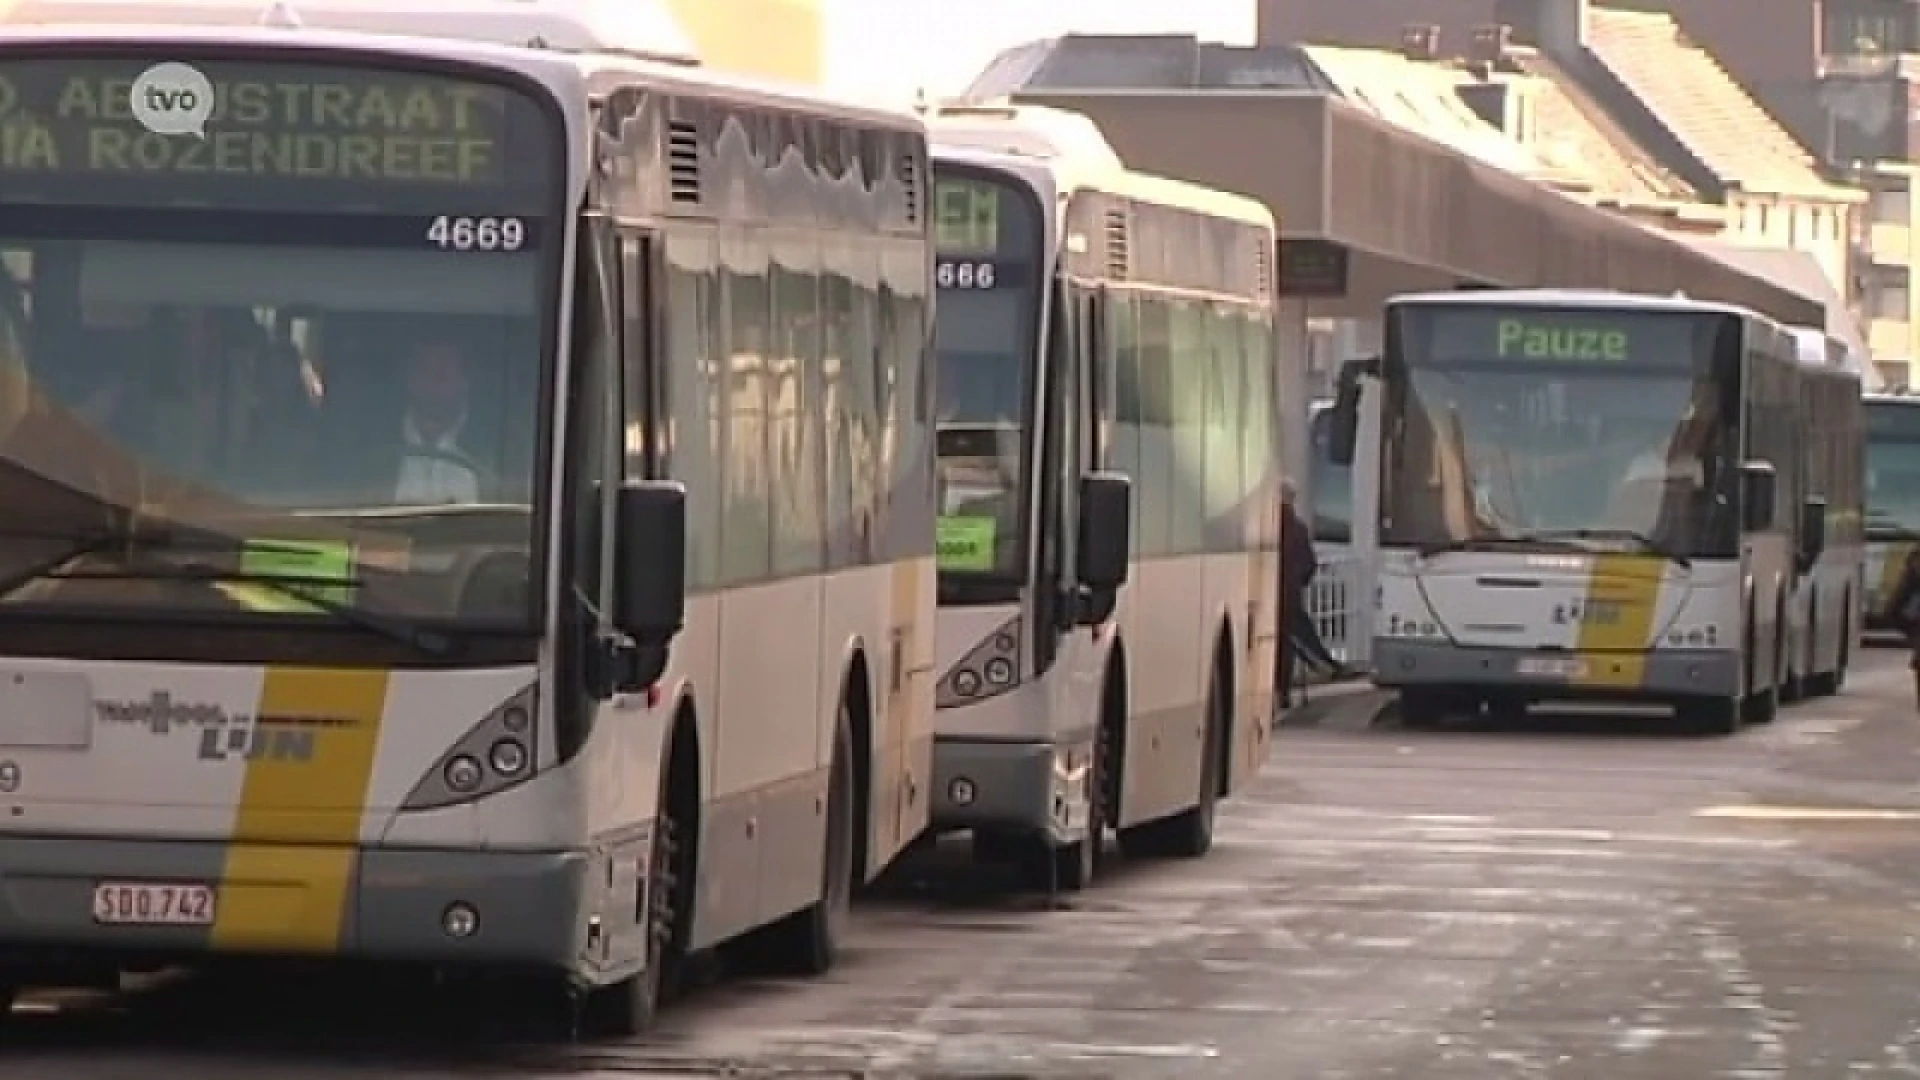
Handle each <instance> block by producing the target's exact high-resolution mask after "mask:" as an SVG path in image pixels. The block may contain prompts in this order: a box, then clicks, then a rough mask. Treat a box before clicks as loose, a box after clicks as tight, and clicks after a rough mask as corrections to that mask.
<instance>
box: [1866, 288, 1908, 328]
mask: <svg viewBox="0 0 1920 1080" xmlns="http://www.w3.org/2000/svg"><path fill="white" fill-rule="evenodd" d="M1908 303H1909V300H1908V290H1907V285H1906V283H1905V282H1892V281H1881V282H1878V283H1876V284H1875V285H1874V286H1873V287H1872V288H1871V289H1870V290H1869V291H1868V294H1867V311H1868V312H1869V314H1870V315H1871V317H1872V318H1875V319H1889V320H1892V321H1894V322H1905V321H1906V319H1907V312H1908V311H1909V310H1910V309H1909V307H1908Z"/></svg>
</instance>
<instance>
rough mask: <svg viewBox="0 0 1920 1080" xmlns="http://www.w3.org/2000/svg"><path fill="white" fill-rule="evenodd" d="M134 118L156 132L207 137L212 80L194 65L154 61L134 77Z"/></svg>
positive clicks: (142, 125) (141, 124) (211, 113)
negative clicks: (154, 62) (157, 62)
mask: <svg viewBox="0 0 1920 1080" xmlns="http://www.w3.org/2000/svg"><path fill="white" fill-rule="evenodd" d="M130 97H131V98H132V100H131V101H130V102H129V104H131V105H132V107H133V118H134V119H135V120H138V121H140V126H141V127H144V128H146V129H147V130H148V131H151V132H153V133H155V134H156V135H191V136H193V137H194V138H196V139H204V138H206V137H207V117H209V116H212V115H213V83H211V82H209V81H208V80H207V77H206V76H205V75H203V74H201V73H200V69H199V68H196V67H194V66H193V65H191V64H176V63H165V64H155V65H153V66H152V67H150V68H148V69H147V70H145V71H143V72H141V73H140V77H139V78H137V79H135V80H133V89H132V93H131V95H130Z"/></svg>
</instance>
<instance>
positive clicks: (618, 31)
mask: <svg viewBox="0 0 1920 1080" xmlns="http://www.w3.org/2000/svg"><path fill="white" fill-rule="evenodd" d="M0 12H3V13H4V14H0V23H5V24H7V25H9V26H49V27H51V26H62V27H81V26H91V27H102V28H104V27H119V28H123V29H127V30H132V29H133V28H136V27H160V26H170V27H185V26H199V27H227V28H239V27H246V26H263V25H264V26H275V27H280V28H282V29H294V28H311V29H315V30H343V31H357V32H360V33H366V34H378V35H381V36H385V37H406V38H439V39H456V40H466V41H475V42H485V43H490V44H495V45H515V46H522V47H538V48H544V49H550V50H555V51H560V52H576V53H602V54H610V55H620V56H632V57H640V58H644V59H648V60H655V61H661V62H666V63H676V64H697V63H699V61H700V57H699V53H698V52H697V51H696V50H695V49H694V46H693V42H692V40H691V39H690V38H688V37H687V34H686V32H685V31H684V30H682V29H681V27H680V24H679V22H678V21H676V20H675V19H674V18H673V16H672V14H671V13H670V12H668V10H667V9H666V7H665V6H664V4H663V3H662V0H457V2H454V3H447V2H435V0H178V2H172V0H167V2H162V0H14V2H13V3H12V4H11V5H6V6H0Z"/></svg>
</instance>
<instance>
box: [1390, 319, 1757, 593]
mask: <svg viewBox="0 0 1920 1080" xmlns="http://www.w3.org/2000/svg"><path fill="white" fill-rule="evenodd" d="M1715 333H1716V324H1715V323H1714V322H1713V321H1712V320H1702V319H1698V318H1696V317H1693V316H1690V315H1683V314H1676V315H1667V314H1658V315H1649V314H1644V313H1633V314H1626V313H1619V312H1601V311H1566V312H1556V311H1551V310H1541V309H1517V310H1513V311H1502V310H1499V309H1491V308H1480V309H1465V310H1458V311H1454V310H1446V311H1438V312H1428V311H1418V310H1415V311H1406V312H1403V313H1402V319H1401V320H1400V322H1399V326H1398V334H1397V335H1396V336H1397V340H1398V348H1397V349H1394V348H1390V349H1389V357H1388V374H1389V378H1390V379H1392V380H1393V381H1395V382H1396V383H1397V384H1398V385H1397V386H1394V387H1392V388H1391V389H1390V391H1389V396H1388V401H1389V403H1390V405H1391V406H1393V407H1395V411H1396V412H1397V414H1398V416H1397V422H1392V423H1390V424H1389V429H1390V430H1391V431H1392V432H1393V440H1392V445H1391V449H1390V455H1391V456H1390V458H1389V461H1390V462H1391V473H1392V477H1393V479H1392V483H1391V490H1390V493H1389V494H1388V496H1387V512H1386V514H1385V515H1384V516H1383V522H1382V524H1383V539H1384V540H1385V541H1386V542H1388V543H1396V544H1406V545H1414V546H1437V547H1444V546H1447V545H1455V544H1478V543H1488V542H1491V543H1514V544H1521V545H1533V544H1538V545H1544V546H1548V547H1576V548H1583V549H1594V550H1625V551H1633V550H1649V551H1658V552H1663V553H1668V554H1675V555H1682V556H1685V555H1707V554H1718V553H1721V551H1722V549H1724V548H1725V547H1726V546H1727V545H1728V544H1729V543H1730V542H1731V541H1730V539H1729V538H1728V535H1727V530H1728V529H1729V528H1730V527H1731V525H1732V524H1733V523H1732V522H1730V521H1729V520H1727V519H1728V518H1729V513H1728V511H1729V508H1730V507H1732V506H1733V505H1735V503H1734V499H1733V496H1732V490H1733V484H1734V482H1735V479H1736V478H1735V475H1734V470H1733V469H1731V468H1729V467H1727V465H1726V463H1727V462H1730V461H1733V460H1736V457H1735V452H1734V450H1735V445H1736V444H1735V441H1734V436H1735V434H1736V433H1737V429H1736V427H1735V426H1734V425H1732V424H1729V423H1728V422H1727V420H1726V418H1725V417H1723V416H1722V415H1721V413H1720V409H1719V407H1718V402H1719V395H1718V392H1717V389H1716V383H1715V380H1714V379H1713V378H1712V360H1713V354H1714V336H1715Z"/></svg>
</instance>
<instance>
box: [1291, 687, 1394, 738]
mask: <svg viewBox="0 0 1920 1080" xmlns="http://www.w3.org/2000/svg"><path fill="white" fill-rule="evenodd" d="M1308 693H1309V695H1310V696H1309V697H1308V699H1307V701H1306V702H1305V703H1304V704H1300V705H1295V706H1293V707H1292V708H1289V709H1287V710H1285V711H1284V712H1282V713H1281V714H1280V722H1279V723H1278V724H1275V725H1274V726H1275V727H1276V728H1278V729H1282V730H1284V729H1287V728H1326V729H1330V730H1338V731H1365V730H1367V729H1368V728H1371V727H1373V726H1374V725H1375V724H1376V723H1377V722H1378V721H1379V719H1380V717H1381V715H1382V714H1383V713H1385V712H1386V710H1387V707H1388V706H1390V705H1391V704H1393V700H1394V696H1393V694H1392V692H1391V691H1387V690H1382V689H1380V688H1379V687H1377V686H1375V685H1373V683H1372V682H1371V681H1368V680H1354V681H1350V682H1339V683H1323V684H1321V685H1319V686H1315V687H1311V688H1310V689H1309V691H1308Z"/></svg>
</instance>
